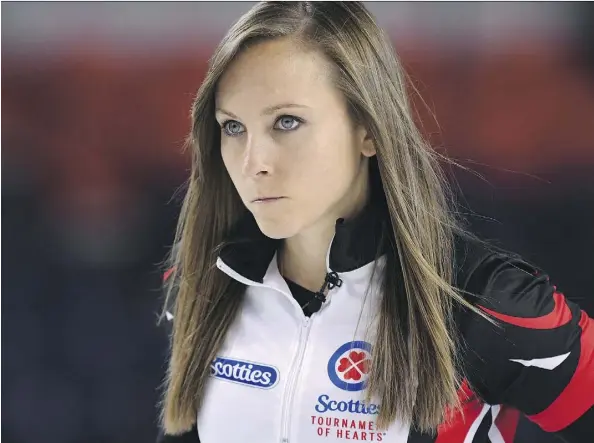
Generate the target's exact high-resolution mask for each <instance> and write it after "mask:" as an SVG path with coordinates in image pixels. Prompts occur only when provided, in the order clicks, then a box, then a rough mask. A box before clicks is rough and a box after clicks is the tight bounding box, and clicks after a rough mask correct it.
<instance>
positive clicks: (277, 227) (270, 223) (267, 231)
mask: <svg viewBox="0 0 594 443" xmlns="http://www.w3.org/2000/svg"><path fill="white" fill-rule="evenodd" d="M256 223H257V224H258V227H259V228H260V231H261V232H262V234H264V235H265V236H266V237H268V238H272V239H275V240H282V239H284V238H289V237H293V236H294V235H295V234H296V233H297V232H296V229H295V228H296V226H294V223H290V222H287V221H283V222H281V221H277V220H267V219H262V218H258V217H256Z"/></svg>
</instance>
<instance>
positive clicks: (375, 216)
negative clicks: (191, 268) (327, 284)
mask: <svg viewBox="0 0 594 443" xmlns="http://www.w3.org/2000/svg"><path fill="white" fill-rule="evenodd" d="M388 226H390V225H389V213H388V211H387V207H386V205H385V200H384V198H383V195H381V194H378V193H372V195H371V198H370V201H369V203H368V204H367V205H366V207H365V208H364V209H363V210H362V211H361V212H360V213H359V215H357V216H356V217H354V218H353V219H351V220H344V219H338V220H337V221H336V227H335V235H334V240H333V241H332V245H331V247H330V257H329V264H330V269H331V270H332V271H336V272H349V271H353V270H355V269H358V268H360V267H362V266H364V265H366V264H368V263H371V262H372V261H374V260H376V259H377V258H378V257H379V256H381V255H382V254H383V253H384V252H385V248H386V245H387V244H388V242H387V235H389V229H386V228H387V227H388ZM280 243H281V240H275V239H271V238H269V237H266V236H265V235H264V234H262V232H261V231H260V228H258V225H257V224H256V221H255V219H254V217H253V216H252V214H251V213H249V212H248V213H246V215H245V216H244V217H243V218H242V219H241V220H240V222H239V223H238V224H237V225H236V227H235V229H234V230H233V231H232V232H231V234H230V235H229V237H228V239H227V241H226V242H225V245H224V246H223V248H222V249H221V252H220V254H219V257H220V258H221V260H222V261H223V262H225V264H227V266H229V267H231V268H232V269H233V270H234V271H235V272H237V273H239V274H241V275H242V276H244V277H246V278H248V279H249V280H252V281H255V282H258V283H262V281H263V279H264V275H265V274H266V271H267V269H268V266H269V264H270V261H271V260H272V259H273V257H274V254H275V252H276V251H277V249H278V247H279V246H280Z"/></svg>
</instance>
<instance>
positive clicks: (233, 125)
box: [221, 120, 245, 137]
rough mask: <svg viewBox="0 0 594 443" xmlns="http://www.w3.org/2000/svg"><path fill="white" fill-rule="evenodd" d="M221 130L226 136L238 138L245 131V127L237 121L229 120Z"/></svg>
mask: <svg viewBox="0 0 594 443" xmlns="http://www.w3.org/2000/svg"><path fill="white" fill-rule="evenodd" d="M221 129H222V130H223V132H224V133H225V135H228V136H229V137H237V136H238V135H241V134H242V133H243V132H244V131H245V129H244V128H243V125H242V124H241V123H239V122H238V121H237V120H227V121H225V122H223V124H222V125H221Z"/></svg>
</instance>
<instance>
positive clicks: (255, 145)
mask: <svg viewBox="0 0 594 443" xmlns="http://www.w3.org/2000/svg"><path fill="white" fill-rule="evenodd" d="M192 119H193V128H192V135H191V143H192V149H193V154H194V155H193V167H192V175H191V178H190V180H189V185H188V191H187V195H186V197H185V201H184V205H183V209H182V213H181V216H180V221H179V226H178V232H177V241H176V244H177V245H178V247H177V248H176V249H175V251H174V253H173V254H172V265H173V266H172V272H171V273H170V274H171V275H170V276H169V279H168V281H169V282H170V283H171V284H170V285H169V288H170V289H169V293H168V300H167V302H166V311H165V314H166V316H167V319H168V320H169V321H168V322H167V323H168V324H170V325H172V335H171V336H172V342H171V343H172V348H171V358H170V363H169V371H168V375H167V379H166V386H165V394H164V400H163V408H162V425H163V432H162V435H161V436H160V439H161V440H162V441H201V442H202V443H205V442H206V443H209V442H217V443H220V442H238V441H245V442H262V443H264V442H277V441H282V442H295V443H303V442H307V443H309V442H315V441H324V442H330V441H343V440H363V441H384V442H407V441H408V442H427V441H438V442H452V443H455V442H460V443H462V442H470V441H474V442H478V441H481V442H486V441H488V440H487V438H489V439H490V440H491V441H498V442H501V441H510V436H509V433H510V430H509V429H508V428H509V426H510V423H512V422H513V418H514V414H515V413H514V410H512V409H509V407H513V408H517V409H519V410H520V411H522V412H523V413H525V414H527V415H528V416H529V417H530V418H531V419H532V420H533V421H535V422H536V423H538V424H539V425H540V426H541V427H542V428H543V429H545V430H546V431H550V432H557V433H559V434H560V435H561V436H564V437H565V438H566V439H567V441H576V442H577V441H579V442H583V441H594V440H592V439H593V438H594V427H593V425H592V422H593V421H594V409H593V407H592V405H593V402H594V357H593V353H594V350H593V346H594V343H593V342H594V339H593V334H594V326H593V324H592V320H590V319H589V318H588V317H587V315H586V314H585V313H583V312H581V311H580V309H579V307H577V306H576V305H574V304H571V303H569V302H568V301H566V300H565V298H564V297H563V295H561V294H560V293H559V292H558V291H557V290H556V288H555V286H553V285H552V284H551V283H550V282H549V280H548V278H547V277H546V275H543V274H542V273H539V272H538V271H537V270H536V269H535V268H534V267H533V266H531V265H530V264H528V263H526V262H524V261H523V260H521V259H520V258H518V257H516V256H513V255H510V254H505V253H503V252H500V251H494V250H492V248H489V247H487V246H486V245H484V244H482V243H481V242H479V241H476V240H473V238H472V236H471V235H469V234H467V233H465V232H464V230H463V228H462V227H461V223H460V222H459V221H458V220H457V219H456V217H455V209H454V207H453V204H452V202H451V199H450V198H449V197H448V193H447V187H446V183H445V180H444V179H443V177H442V175H441V173H440V169H439V164H438V161H439V160H440V159H439V158H438V157H437V154H436V153H435V152H433V151H432V150H431V149H430V148H428V146H427V145H426V143H425V142H424V141H423V139H422V138H421V135H420V134H419V131H418V130H417V128H416V127H415V124H414V122H413V118H412V115H411V110H410V106H409V103H408V99H407V95H406V85H405V81H404V73H403V70H402V68H401V67H400V65H399V63H398V61H397V59H396V58H395V56H394V54H393V48H392V47H391V45H390V43H389V40H388V38H387V37H386V36H385V35H384V34H383V32H382V31H381V30H380V29H379V28H378V27H377V25H376V24H375V22H374V20H373V18H372V17H371V16H370V14H369V13H368V12H367V11H366V9H365V8H364V6H363V5H362V4H360V3H357V2H345V3H339V2H315V3H313V2H312V3H310V2H266V3H261V4H258V5H257V6H255V7H254V8H253V9H252V10H251V11H249V12H248V13H247V14H246V15H244V16H243V17H242V18H241V19H240V20H239V21H238V22H237V23H236V24H235V25H234V26H233V27H232V28H231V30H230V31H229V32H228V34H227V36H226V37H225V38H224V39H223V41H222V43H221V45H220V46H219V47H218V48H217V50H216V52H215V54H214V56H213V58H212V59H211V64H210V68H209V70H208V73H207V75H206V79H205V80H204V83H203V84H202V86H201V88H200V90H199V92H198V95H197V98H196V100H195V103H194V105H193V110H192ZM215 264H216V266H215Z"/></svg>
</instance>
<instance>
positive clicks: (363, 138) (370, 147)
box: [357, 126, 376, 157]
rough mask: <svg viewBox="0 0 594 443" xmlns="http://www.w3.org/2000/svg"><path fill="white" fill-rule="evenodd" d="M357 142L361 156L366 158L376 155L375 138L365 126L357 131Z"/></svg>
mask: <svg viewBox="0 0 594 443" xmlns="http://www.w3.org/2000/svg"><path fill="white" fill-rule="evenodd" d="M357 141H358V142H359V147H360V150H361V154H363V155H364V156H365V157H373V156H374V155H375V154H376V151H375V144H374V143H373V138H371V135H370V134H369V132H368V131H367V129H365V128H364V127H363V126H359V128H358V129H357Z"/></svg>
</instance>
